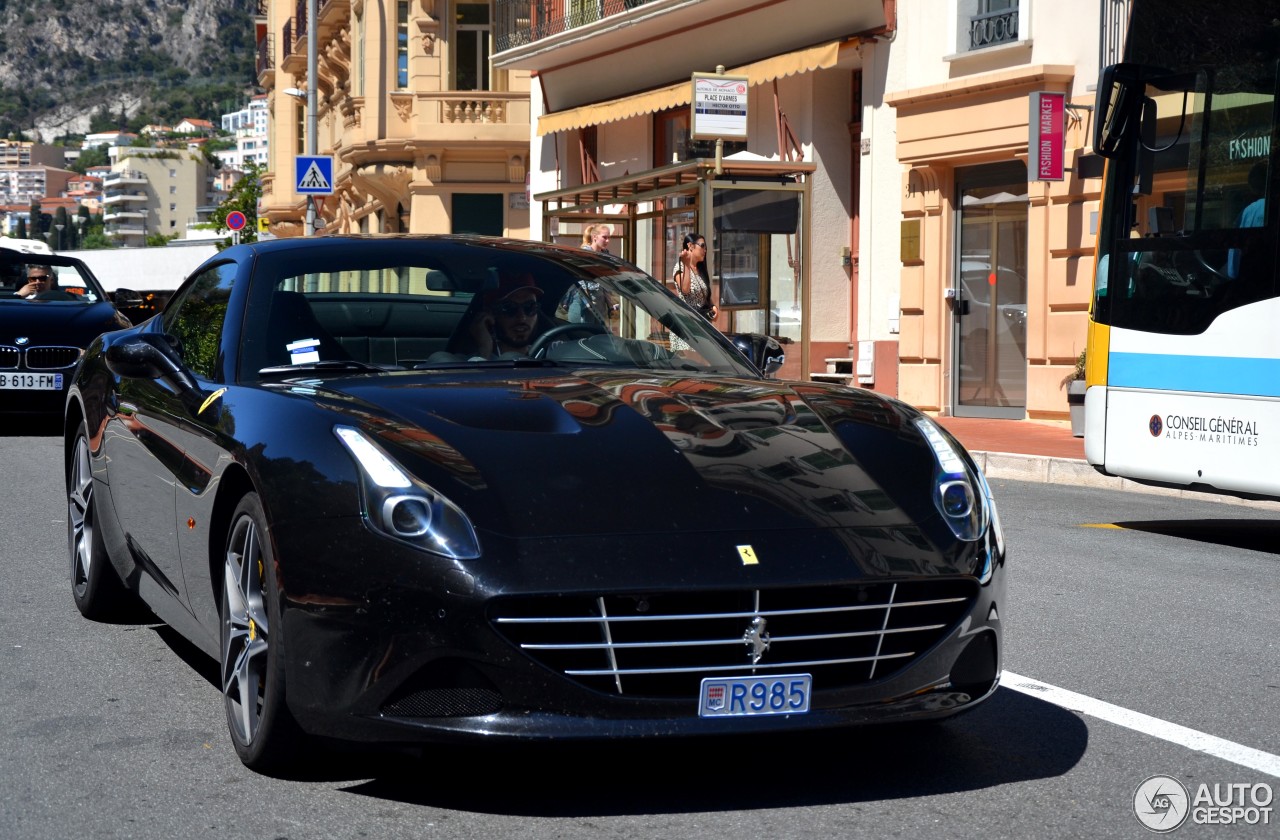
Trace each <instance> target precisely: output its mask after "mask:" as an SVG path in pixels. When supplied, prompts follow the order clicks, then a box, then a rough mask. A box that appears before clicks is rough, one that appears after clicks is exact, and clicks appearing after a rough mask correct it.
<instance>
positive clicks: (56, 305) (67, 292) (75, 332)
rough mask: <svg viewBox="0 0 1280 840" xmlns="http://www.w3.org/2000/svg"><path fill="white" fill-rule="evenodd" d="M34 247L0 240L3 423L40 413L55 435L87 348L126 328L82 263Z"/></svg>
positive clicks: (0, 411) (0, 409)
mask: <svg viewBox="0 0 1280 840" xmlns="http://www.w3.org/2000/svg"><path fill="white" fill-rule="evenodd" d="M36 244H37V243H34V242H33V243H28V242H27V241H26V240H14V239H8V240H6V239H0V417H2V418H15V417H26V416H32V417H34V416H37V415H43V416H45V417H48V418H50V419H52V420H53V425H51V427H50V431H51V432H52V431H56V430H57V428H58V427H57V425H56V424H57V418H58V417H61V416H62V413H63V407H64V405H65V403H66V400H67V390H68V389H69V388H70V386H71V373H72V371H74V370H75V367H76V365H77V364H78V363H79V361H80V357H81V356H82V355H83V354H84V349H85V348H86V347H88V346H89V342H91V341H93V339H94V338H96V337H97V336H98V335H99V334H101V333H103V332H105V331H107V330H118V329H120V328H121V327H127V326H129V325H130V322H129V320H128V319H127V318H125V317H124V316H123V315H121V314H120V313H119V312H118V311H117V310H116V307H115V305H114V304H113V303H112V301H111V298H110V297H108V295H107V293H106V292H105V291H103V289H102V286H101V284H99V283H98V280H97V278H95V277H94V276H93V272H91V271H90V270H89V268H88V267H87V266H86V265H85V264H84V263H82V262H81V261H80V260H77V259H75V258H73V257H66V256H60V255H55V254H52V253H50V252H49V251H48V250H47V249H40V250H37V249H35V247H34V246H35V245H36ZM38 244H41V245H42V244H43V243H38ZM29 278H47V279H42V280H41V281H40V282H39V283H38V284H36V283H29Z"/></svg>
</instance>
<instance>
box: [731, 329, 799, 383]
mask: <svg viewBox="0 0 1280 840" xmlns="http://www.w3.org/2000/svg"><path fill="white" fill-rule="evenodd" d="M729 340H730V341H732V342H733V346H734V347H737V348H738V350H739V351H741V352H742V355H744V356H746V357H747V360H748V361H750V362H751V364H752V366H753V367H755V369H756V370H758V371H760V373H761V375H763V376H764V377H765V378H766V379H772V378H773V375H774V374H775V373H777V372H778V371H779V370H781V369H782V363H783V362H785V361H786V360H787V354H786V353H785V352H783V349H782V343H781V342H779V341H778V339H776V338H774V337H773V336H768V335H761V334H760V333H735V334H733V335H730V336H729Z"/></svg>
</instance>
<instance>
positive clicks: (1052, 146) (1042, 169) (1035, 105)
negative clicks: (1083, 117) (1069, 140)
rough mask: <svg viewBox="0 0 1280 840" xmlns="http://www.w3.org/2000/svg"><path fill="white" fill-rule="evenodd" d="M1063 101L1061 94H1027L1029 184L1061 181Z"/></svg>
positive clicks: (1064, 105)
mask: <svg viewBox="0 0 1280 840" xmlns="http://www.w3.org/2000/svg"><path fill="white" fill-rule="evenodd" d="M1066 100H1067V96H1066V94H1064V93H1050V92H1047V91H1041V92H1039V93H1033V94H1031V114H1030V119H1029V123H1030V129H1031V132H1030V134H1031V136H1030V138H1029V143H1028V144H1027V162H1028V166H1027V171H1028V173H1029V174H1030V175H1031V176H1032V177H1031V180H1032V181H1061V180H1062V176H1063V172H1064V166H1065V163H1064V161H1063V149H1064V140H1065V137H1064V125H1063V123H1064V117H1065V116H1066V113H1065V112H1066Z"/></svg>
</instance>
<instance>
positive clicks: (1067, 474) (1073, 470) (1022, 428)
mask: <svg viewBox="0 0 1280 840" xmlns="http://www.w3.org/2000/svg"><path fill="white" fill-rule="evenodd" d="M933 419H934V420H936V421H937V422H938V424H939V425H941V426H942V427H943V428H944V429H946V430H947V431H949V432H951V434H953V435H955V436H956V438H957V439H958V440H959V441H960V442H961V443H962V444H964V447H965V449H968V450H969V453H970V454H971V455H973V459H974V460H975V461H977V462H978V466H980V467H982V471H983V472H984V473H985V474H986V476H987V478H988V479H1000V478H1008V479H1014V480H1017V481H1039V482H1047V483H1052V484H1070V485H1074V486H1077V487H1098V488H1103V489H1108V490H1129V491H1137V492H1139V493H1153V494H1156V495H1161V496H1174V497H1185V498H1189V499H1198V500H1200V501H1217V502H1224V503H1226V504H1232V505H1249V506H1257V507H1263V508H1266V509H1268V510H1273V511H1280V502H1255V501H1247V500H1244V499H1237V498H1235V497H1234V496H1218V495H1214V494H1211V493H1200V492H1197V491H1193V490H1171V489H1168V488H1164V487H1150V486H1148V485H1146V484H1138V483H1137V482H1135V481H1130V480H1128V479H1126V478H1114V477H1112V476H1106V475H1103V474H1102V473H1100V472H1098V471H1097V470H1095V469H1094V468H1093V467H1091V466H1089V464H1088V462H1087V461H1085V459H1084V438H1078V437H1073V436H1072V434H1071V424H1070V423H1069V422H1067V421H1053V420H990V419H987V418H980V417H934V418H933Z"/></svg>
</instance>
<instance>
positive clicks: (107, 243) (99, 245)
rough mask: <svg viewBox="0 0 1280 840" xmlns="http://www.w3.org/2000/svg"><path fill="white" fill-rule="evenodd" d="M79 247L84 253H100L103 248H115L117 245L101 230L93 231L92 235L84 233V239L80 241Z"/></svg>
mask: <svg viewBox="0 0 1280 840" xmlns="http://www.w3.org/2000/svg"><path fill="white" fill-rule="evenodd" d="M80 247H81V248H83V249H84V250H86V251H101V250H102V249H104V248H115V247H117V243H116V241H115V240H113V239H112V238H111V237H109V236H107V235H106V234H105V233H103V232H102V231H101V230H95V231H94V232H93V233H86V234H85V235H84V239H83V240H82V241H81V243H80Z"/></svg>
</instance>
